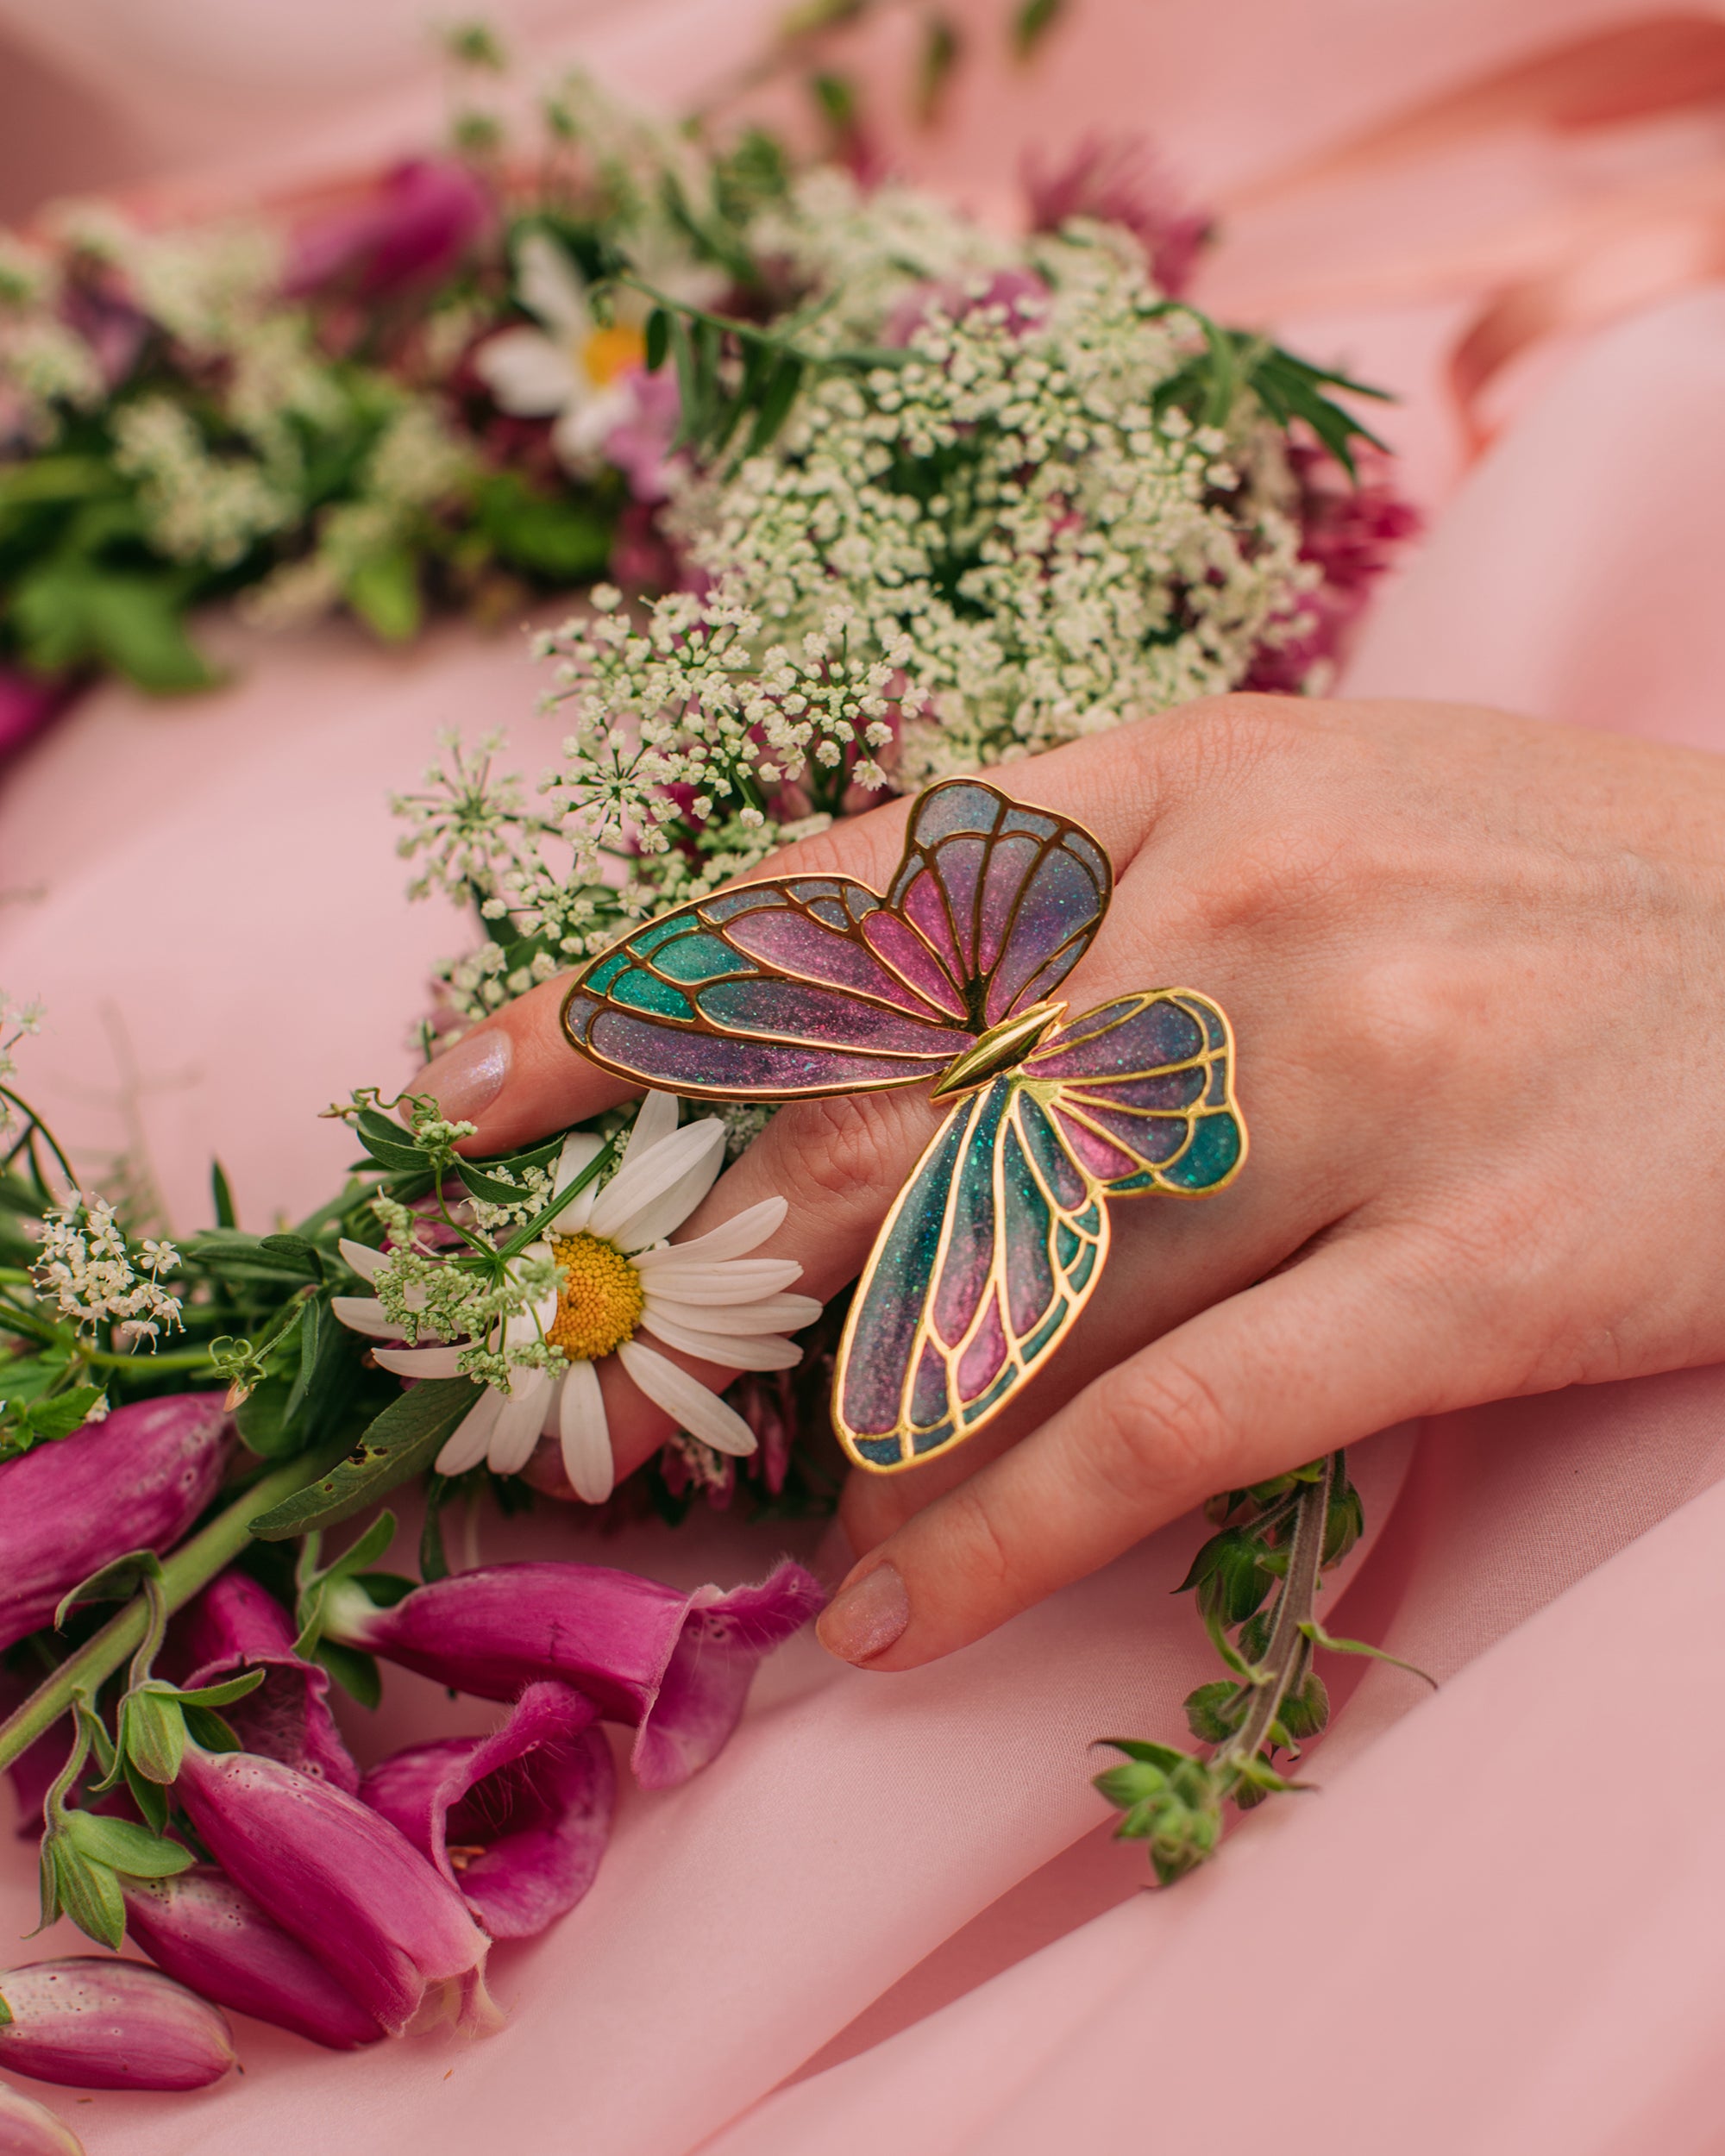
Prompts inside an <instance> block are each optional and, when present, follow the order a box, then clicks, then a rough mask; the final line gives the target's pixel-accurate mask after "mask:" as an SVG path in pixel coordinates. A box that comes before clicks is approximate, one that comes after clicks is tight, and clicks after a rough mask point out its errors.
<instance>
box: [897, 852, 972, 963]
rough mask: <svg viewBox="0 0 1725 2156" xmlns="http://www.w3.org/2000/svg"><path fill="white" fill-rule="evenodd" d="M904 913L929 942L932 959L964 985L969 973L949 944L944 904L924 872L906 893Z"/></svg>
mask: <svg viewBox="0 0 1725 2156" xmlns="http://www.w3.org/2000/svg"><path fill="white" fill-rule="evenodd" d="M904 910H905V913H906V916H907V918H909V919H910V920H912V921H913V922H914V923H915V924H916V925H917V927H919V929H920V930H921V931H922V932H923V934H924V935H925V937H927V938H928V941H929V944H930V946H931V949H932V950H933V951H934V953H935V956H937V957H938V958H939V959H940V961H941V962H942V963H943V964H944V965H945V966H946V967H947V968H949V970H950V973H951V975H952V977H953V979H954V980H955V981H963V980H964V979H965V978H966V976H967V975H968V973H969V968H968V967H966V966H965V965H964V964H963V961H962V960H961V959H960V957H959V956H958V951H957V946H956V945H955V944H954V943H953V941H952V924H951V923H950V921H949V920H948V918H947V915H946V901H945V900H944V899H943V898H942V896H941V893H940V886H939V884H938V883H937V882H936V881H935V879H934V876H933V874H932V873H931V871H930V870H928V869H925V870H924V871H923V873H922V874H921V875H919V876H918V877H917V879H916V880H915V881H914V882H913V884H912V885H911V887H910V888H909V890H908V891H906V893H905V905H904Z"/></svg>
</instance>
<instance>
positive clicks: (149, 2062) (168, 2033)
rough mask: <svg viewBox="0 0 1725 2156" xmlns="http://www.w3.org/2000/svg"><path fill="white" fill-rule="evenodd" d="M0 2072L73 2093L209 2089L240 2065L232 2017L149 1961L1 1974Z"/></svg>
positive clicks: (81, 1962) (84, 1957)
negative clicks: (57, 2085) (60, 2086)
mask: <svg viewBox="0 0 1725 2156" xmlns="http://www.w3.org/2000/svg"><path fill="white" fill-rule="evenodd" d="M0 2006H3V2007H4V2009H5V2011H4V2013H3V2014H0V2071H10V2072H12V2073H20V2074H28V2075H29V2076H30V2077H31V2078H33V2079H34V2080H37V2081H58V2082H60V2083H61V2084H63V2085H64V2086H65V2087H66V2088H68V2089H203V2088H207V2087H208V2085H209V2084H210V2082H212V2081H219V2080H220V2079H221V2078H222V2077H223V2074H224V2073H226V2072H227V2071H228V2069H229V2066H231V2065H233V2064H234V2063H235V2051H234V2040H233V2037H232V2035H231V2034H230V2033H229V2028H228V2023H227V2021H226V2019H225V2017H224V2016H223V2015H222V2014H220V2013H219V2012H218V2011H217V2010H216V2008H215V2007H213V2006H210V2004H209V2003H208V2002H206V2001H204V2000H203V1999H200V1998H198V1996H197V1995H196V1994H195V1993H193V1992H191V1991H188V1990H186V1989H185V1985H184V1984H176V1983H175V1982H174V1981H173V1977H165V1976H164V1975H163V1974H162V1972H161V1971H160V1969H150V1968H147V1967H146V1966H145V1965H144V1964H143V1963H142V1962H141V1961H114V1960H110V1959H108V1958H107V1957H106V1956H105V1955H99V1954H73V1955H70V1956H68V1957H67V1958H66V1959H65V1960H63V1961H34V1962H30V1963H28V1964H27V1965H26V1966H25V1967H23V1968H22V1969H8V1970H5V1971H0Z"/></svg>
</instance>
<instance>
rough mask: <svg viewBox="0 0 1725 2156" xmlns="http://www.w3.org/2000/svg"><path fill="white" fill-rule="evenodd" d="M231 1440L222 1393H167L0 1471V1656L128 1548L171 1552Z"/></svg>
mask: <svg viewBox="0 0 1725 2156" xmlns="http://www.w3.org/2000/svg"><path fill="white" fill-rule="evenodd" d="M228 1432H229V1421H228V1417H227V1414H226V1413H225V1412H224V1410H223V1406H222V1395H221V1394H220V1393H173V1394H170V1395H168V1397H167V1398H166V1399H164V1400H145V1401H137V1402H135V1404H134V1405H133V1406H131V1407H116V1409H115V1411H114V1413H112V1414H111V1415H110V1416H109V1417H108V1418H107V1420H105V1421H103V1422H91V1423H86V1424H85V1426H84V1428H83V1429H81V1430H76V1431H74V1432H72V1436H71V1437H69V1438H60V1441H59V1442H58V1443H57V1444H53V1445H37V1446H36V1447H35V1448H34V1451H29V1452H26V1453H25V1454H24V1455H23V1457H22V1459H16V1460H9V1461H7V1462H6V1463H5V1465H4V1466H3V1467H0V1650H3V1649H4V1648H7V1647H9V1646H10V1645H12V1644H13V1643H14V1641H15V1640H19V1639H22V1638H23V1637H24V1636H25V1634H26V1633H32V1632H35V1631H36V1630H38V1629H39V1628H40V1627H41V1626H43V1625H46V1624H47V1623H48V1622H49V1620H51V1619H52V1618H53V1614H54V1610H55V1608H56V1606H57V1605H58V1603H59V1601H60V1597H61V1595H64V1594H65V1593H66V1589H68V1588H72V1587H76V1586H77V1585H78V1582H79V1581H80V1580H85V1579H88V1578H89V1577H90V1576H91V1573H92V1572H97V1571H100V1570H101V1569H102V1567H103V1565H104V1564H111V1563H112V1561H113V1560H114V1558H116V1557H122V1556H123V1555H124V1554H125V1552H126V1551H128V1550H142V1549H150V1550H157V1551H160V1550H166V1549H170V1548H172V1546H173V1544H175V1543H176V1542H178V1541H179V1538H180V1537H181V1536H182V1535H183V1534H184V1533H185V1531H186V1529H187V1528H188V1527H189V1526H191V1523H192V1521H193V1520H196V1519H197V1517H198V1514H199V1513H201V1512H202V1511H203V1509H204V1507H205V1506H206V1505H207V1504H208V1503H209V1501H210V1499H211V1498H212V1497H213V1496H214V1495H215V1494H216V1485H217V1484H218V1483H219V1482H220V1481H221V1479H222V1467H223V1461H224V1460H225V1458H226V1457H227V1450H228Z"/></svg>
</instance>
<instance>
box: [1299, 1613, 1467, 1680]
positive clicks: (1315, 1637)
mask: <svg viewBox="0 0 1725 2156" xmlns="http://www.w3.org/2000/svg"><path fill="white" fill-rule="evenodd" d="M1300 1630H1301V1631H1302V1632H1303V1633H1305V1635H1306V1637H1307V1638H1308V1639H1309V1640H1310V1641H1311V1642H1312V1644H1313V1645H1314V1646H1315V1647H1327V1649H1328V1650H1329V1651H1330V1652H1331V1653H1332V1654H1364V1655H1369V1656H1370V1657H1371V1659H1372V1660H1373V1661H1374V1662H1387V1663H1388V1664H1389V1666H1390V1668H1391V1669H1392V1670H1406V1671H1407V1672H1408V1676H1409V1677H1418V1678H1419V1680H1420V1682H1421V1684H1429V1685H1430V1686H1431V1688H1432V1689H1433V1691H1434V1692H1435V1691H1437V1690H1439V1689H1440V1686H1439V1683H1438V1680H1437V1679H1436V1677H1433V1676H1431V1675H1430V1674H1429V1673H1428V1672H1427V1670H1422V1669H1421V1667H1420V1665H1419V1664H1418V1663H1417V1662H1403V1661H1402V1658H1401V1657H1400V1656H1399V1655H1393V1654H1386V1653H1385V1652H1384V1651H1383V1648H1382V1647H1374V1646H1370V1645H1367V1643H1366V1642H1365V1641H1364V1639H1334V1638H1333V1637H1332V1636H1331V1634H1330V1633H1327V1632H1326V1631H1325V1630H1324V1627H1323V1626H1321V1625H1320V1624H1319V1623H1318V1621H1317V1620H1316V1619H1315V1618H1312V1619H1308V1620H1307V1622H1306V1623H1304V1624H1302V1626H1300Z"/></svg>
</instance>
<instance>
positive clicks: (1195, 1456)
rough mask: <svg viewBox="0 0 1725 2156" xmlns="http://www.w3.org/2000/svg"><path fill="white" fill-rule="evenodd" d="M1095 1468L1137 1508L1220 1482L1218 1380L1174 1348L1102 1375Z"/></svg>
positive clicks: (1223, 1429)
mask: <svg viewBox="0 0 1725 2156" xmlns="http://www.w3.org/2000/svg"><path fill="white" fill-rule="evenodd" d="M1097 1406H1098V1407H1099V1409H1100V1411H1101V1412H1100V1414H1099V1417H1098V1420H1097V1425H1096V1428H1095V1437H1094V1439H1093V1442H1092V1444H1091V1446H1090V1448H1089V1453H1088V1461H1089V1466H1090V1470H1091V1472H1092V1473H1093V1475H1095V1477H1096V1478H1097V1480H1098V1482H1100V1483H1101V1486H1102V1487H1103V1489H1104V1490H1105V1492H1106V1494H1107V1495H1108V1496H1109V1497H1110V1498H1112V1499H1115V1500H1118V1501H1123V1502H1124V1503H1126V1505H1128V1506H1130V1507H1132V1508H1133V1509H1134V1510H1135V1511H1140V1512H1142V1511H1146V1510H1150V1511H1154V1510H1158V1509H1162V1508H1164V1507H1170V1506H1171V1507H1173V1508H1174V1509H1176V1510H1179V1509H1183V1508H1184V1507H1185V1506H1187V1505H1188V1504H1190V1503H1191V1502H1193V1501H1194V1495H1195V1494H1197V1495H1202V1494H1203V1493H1205V1492H1207V1491H1208V1490H1209V1489H1212V1488H1213V1487H1214V1486H1215V1485H1216V1482H1217V1478H1218V1476H1219V1475H1220V1474H1221V1472H1222V1463H1224V1462H1225V1461H1226V1457H1227V1454H1228V1451H1229V1446H1230V1423H1229V1419H1228V1416H1227V1413H1226V1408H1225V1407H1224V1406H1223V1403H1222V1401H1221V1400H1220V1396H1219V1395H1218V1394H1217V1392H1216V1389H1215V1388H1214V1385H1213V1384H1212V1383H1211V1382H1210V1381H1209V1380H1208V1378H1207V1377H1206V1376H1204V1375H1203V1373H1202V1372H1201V1370H1198V1369H1195V1368H1194V1367H1193V1366H1192V1365H1191V1364H1190V1363H1186V1362H1183V1361H1182V1360H1181V1359H1180V1358H1179V1357H1176V1356H1171V1355H1170V1354H1167V1353H1166V1352H1163V1351H1152V1352H1151V1354H1149V1355H1148V1356H1145V1357H1139V1358H1138V1360H1137V1361H1135V1362H1133V1363H1127V1364H1126V1365H1124V1366H1123V1367H1122V1368H1121V1369H1117V1370H1115V1371H1114V1372H1113V1374H1112V1375H1111V1376H1109V1377H1108V1378H1107V1379H1105V1380H1104V1381H1103V1383H1102V1385H1101V1388H1100V1393H1099V1397H1098V1401H1097Z"/></svg>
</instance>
